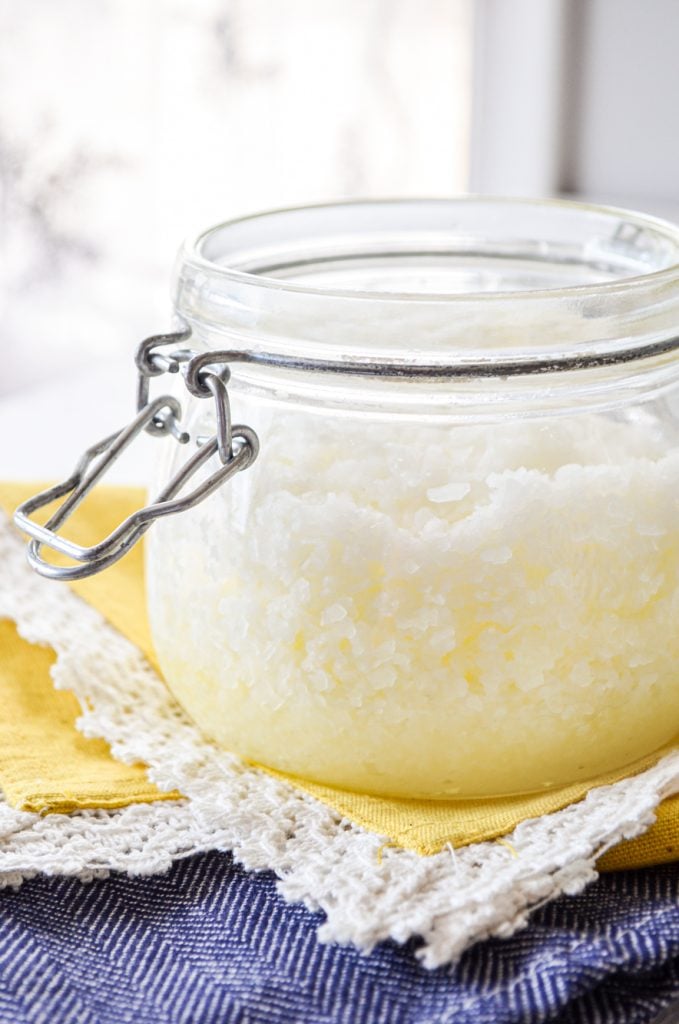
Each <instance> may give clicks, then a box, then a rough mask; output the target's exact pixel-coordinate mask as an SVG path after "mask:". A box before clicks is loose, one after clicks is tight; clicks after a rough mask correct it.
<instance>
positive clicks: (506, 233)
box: [176, 197, 679, 408]
mask: <svg viewBox="0 0 679 1024" xmlns="http://www.w3.org/2000/svg"><path fill="white" fill-rule="evenodd" d="M176 306H177V310H178V312H179V313H180V315H181V316H182V317H183V318H184V319H185V320H186V321H187V322H188V323H189V325H190V326H191V328H192V331H193V334H194V337H195V338H197V339H198V342H199V345H200V347H201V348H203V349H228V350H234V349H236V350H239V351H241V350H245V351H246V352H255V353H269V354H272V355H274V356H276V355H281V356H284V357H285V358H286V359H287V360H288V369H280V368H273V369H271V368H270V367H269V368H268V369H267V368H266V367H264V368H263V367H262V366H257V367H253V366H250V367H247V366H245V367H241V366H238V367H237V369H236V373H235V377H234V380H235V383H236V384H238V383H239V382H244V383H245V385H246V386H248V387H250V386H251V387H256V388H259V389H264V390H268V391H269V393H271V394H273V393H277V394H278V395H279V396H280V395H283V396H290V395H293V396H294V399H293V400H295V401H301V400H305V401H306V400H307V399H308V400H310V401H314V402H316V401H318V402H320V403H321V404H323V403H326V404H327V403H329V404H331V405H332V404H335V403H337V404H339V405H341V404H343V403H345V402H347V401H352V402H354V404H355V403H356V402H357V401H359V397H358V394H357V393H358V391H359V390H360V391H361V397H360V401H362V402H364V403H365V402H367V401H368V399H367V392H368V389H367V387H366V386H365V384H361V382H360V381H358V382H357V381H356V379H354V380H341V381H340V380H338V379H337V376H338V375H335V378H334V379H332V380H330V381H329V382H328V381H327V380H324V381H319V379H318V378H319V377H320V376H321V375H320V374H317V373H316V374H314V373H306V374H305V372H304V370H305V363H306V364H308V363H309V362H313V361H314V360H328V361H331V362H332V361H334V362H336V363H338V362H347V363H351V362H353V363H359V364H360V363H361V362H366V361H367V362H371V363H373V364H378V365H379V366H384V367H387V368H388V367H391V368H393V367H397V368H400V367H404V366H406V367H407V366H413V365H421V364H429V363H432V364H437V365H446V366H449V367H459V368H461V369H462V370H464V369H465V367H467V366H468V365H469V364H472V366H474V365H479V364H480V363H481V362H482V363H483V364H484V367H485V371H484V374H483V375H482V376H483V378H484V379H482V380H476V381H474V379H472V380H471V381H469V380H466V381H464V382H463V383H462V384H461V385H459V387H458V386H457V385H455V386H454V387H453V386H451V384H450V381H448V382H447V383H445V384H444V385H440V384H438V385H437V384H435V383H432V382H428V383H426V384H424V385H421V386H420V385H413V384H410V385H406V384H404V383H403V381H402V382H400V383H394V382H393V381H389V382H387V381H384V382H383V383H381V384H380V385H379V386H376V385H374V384H371V385H370V387H371V389H372V392H371V393H372V394H373V396H374V397H373V399H372V404H373V405H374V406H376V407H378V406H384V405H385V403H386V404H389V403H390V402H391V401H392V400H393V401H396V402H397V404H398V403H399V402H400V403H401V404H403V401H405V399H406V395H405V388H406V387H407V388H408V390H409V394H408V397H407V401H406V404H408V403H409V402H411V401H414V402H416V404H417V405H418V407H421V405H422V402H424V401H425V400H426V403H427V404H428V405H429V407H430V408H434V407H435V406H436V405H437V403H439V402H440V403H441V404H442V406H445V405H446V404H450V402H451V401H453V402H456V401H462V402H472V404H474V403H478V401H479V400H482V401H483V403H484V405H491V404H493V402H494V398H493V396H494V395H496V394H497V393H498V392H499V391H502V392H503V401H504V399H505V398H506V392H507V386H506V385H505V384H504V383H502V380H503V378H504V377H505V376H507V374H506V371H505V368H506V366H507V365H508V364H515V365H518V366H519V367H520V372H523V370H522V369H521V368H523V367H527V368H528V370H529V371H530V372H533V373H536V372H539V373H541V374H542V373H547V377H548V378H550V377H551V376H553V375H554V374H557V373H558V375H559V378H560V379H559V384H558V387H562V385H563V378H565V377H566V375H567V374H568V375H569V376H573V375H579V384H578V387H581V386H586V387H587V388H590V389H591V387H594V389H595V390H597V389H599V388H600V386H601V384H602V378H603V377H605V378H606V381H607V382H608V381H609V379H610V378H612V377H616V378H617V383H616V387H617V386H618V385H619V384H620V380H621V379H622V378H623V377H625V376H627V375H628V374H629V373H630V371H628V369H627V367H626V366H625V367H624V369H623V370H622V371H616V373H613V374H612V373H611V372H609V371H608V370H606V369H604V370H601V369H598V370H596V372H595V376H594V377H592V375H591V374H592V368H593V367H599V368H600V367H602V366H604V367H605V366H607V365H608V364H610V363H611V362H620V363H623V364H624V363H626V362H632V361H635V360H636V361H637V367H636V368H635V369H634V370H633V371H631V374H632V376H634V377H635V379H636V380H637V384H638V386H639V387H645V386H646V383H647V381H648V380H650V378H648V371H649V369H650V370H652V371H653V372H655V370H656V369H658V367H659V366H660V369H661V370H663V372H665V373H666V372H671V373H676V369H675V363H676V355H675V352H674V349H675V348H676V343H675V342H676V339H677V336H678V335H679V228H677V227H674V226H673V225H671V224H669V223H665V222H663V221H660V220H657V219H655V218H652V217H647V216H644V215H641V214H635V213H630V212H627V211H624V210H617V209H613V208H607V207H595V206H587V205H583V204H579V203H571V202H565V201H540V200H538V201H533V200H520V199H493V198H483V197H466V198H460V199H447V200H446V199H444V200H429V199H426V200H384V201H366V202H347V203H337V204H330V205H325V206H316V207H306V208H300V209H293V210H279V211H274V212H271V213H266V214H261V215H258V216H254V217H249V218H242V219H240V220H236V221H232V222H230V223H227V224H223V225H220V226H218V227H215V228H212V229H210V230H209V231H206V232H204V233H203V234H202V235H200V236H199V237H198V239H197V240H196V241H195V242H193V243H190V244H189V245H188V246H187V247H185V249H184V250H183V252H182V253H181V254H180V260H179V263H178V266H177V278H176ZM611 355H615V357H616V358H615V360H611V359H610V358H609V357H610V356H611ZM660 364H662V365H660ZM668 367H669V370H668ZM307 368H308V367H307ZM552 370H553V371H554V374H552ZM564 371H566V372H564ZM585 371H586V372H585ZM644 375H646V377H645V380H644V381H642V380H641V378H642V377H644ZM385 376H389V374H386V375H385ZM392 376H393V375H392ZM461 376H462V377H464V376H465V373H464V372H463V373H461ZM466 376H467V377H471V378H474V374H468V373H467V374H466ZM479 376H481V375H479ZM406 377H407V374H404V378H406ZM493 377H494V378H495V383H492V380H491V384H490V385H489V382H488V378H491V379H492V378H493ZM585 377H586V378H587V379H586V380H585ZM305 378H309V380H307V379H305ZM653 380H654V381H656V378H655V377H654V378H653ZM512 386H513V385H512ZM552 386H553V381H552V380H551V379H547V378H543V379H542V380H541V383H540V384H539V385H536V383H535V378H533V382H532V384H531V388H532V390H533V391H534V390H535V388H536V387H538V388H540V389H542V390H543V391H544V390H545V389H546V388H549V387H552ZM635 386H636V385H635ZM653 386H656V383H654V384H653ZM442 388H443V391H442ZM460 388H463V389H464V394H463V393H462V392H461V391H460ZM312 392H314V393H315V394H314V396H312ZM397 392H398V394H397ZM420 392H421V393H420ZM476 392H478V394H476ZM425 393H426V399H425V397H424V396H425ZM519 393H520V394H519ZM479 395H481V399H480V398H479ZM520 396H523V397H520ZM515 398H516V400H515V401H514V400H513V404H514V407H517V405H516V403H517V402H518V401H519V399H520V400H522V401H523V400H525V393H524V392H523V391H521V389H520V388H519V390H518V392H517V395H516V396H515Z"/></svg>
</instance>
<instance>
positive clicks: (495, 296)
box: [180, 194, 679, 305]
mask: <svg viewBox="0 0 679 1024" xmlns="http://www.w3.org/2000/svg"><path fill="white" fill-rule="evenodd" d="M482 205H486V206H491V207H495V208H496V209H497V210H498V211H500V210H501V209H503V208H510V207H514V208H517V207H518V208H522V209H524V210H532V211H545V212H550V211H553V212H556V211H559V212H562V213H563V214H565V215H566V216H578V215H579V216H581V217H582V216H585V215H588V214H589V215H594V216H598V217H602V218H609V219H610V220H611V222H612V223H614V222H624V224H625V225H628V226H630V227H632V228H636V229H639V230H640V231H642V230H645V231H647V232H648V233H649V235H652V236H654V237H655V238H656V239H658V240H660V239H662V240H663V241H665V242H666V243H669V245H670V246H671V247H672V248H673V249H674V254H675V258H674V260H673V261H672V262H671V263H669V264H668V265H667V266H663V267H660V268H659V269H654V270H648V271H644V272H642V273H633V274H629V275H621V276H619V277H617V278H616V279H614V280H609V281H598V282H595V283H591V284H573V285H559V286H555V287H548V288H523V289H498V290H493V291H490V290H489V291H486V290H483V289H481V290H469V291H445V292H434V291H426V292H425V291H407V290H406V291H395V290H389V291H388V292H387V291H384V290H378V289H366V288H355V289H354V288H351V289H344V288H336V287H316V286H310V285H306V284H300V283H298V282H295V281H289V280H285V279H281V278H280V277H274V276H269V275H267V274H266V273H261V272H253V271H251V270H245V269H242V267H239V266H237V265H236V266H229V265H228V264H224V263H221V262H219V261H218V260H217V259H214V258H211V257H210V256H208V255H206V249H208V248H209V246H210V244H211V243H214V242H215V241H216V240H217V239H218V238H219V237H220V236H221V237H222V238H223V237H224V235H226V234H228V233H233V232H234V230H238V229H242V228H245V229H246V230H247V229H248V228H250V227H253V226H255V225H262V226H264V227H266V225H267V223H271V222H272V220H273V219H274V218H278V217H294V216H296V215H304V214H307V213H314V214H322V213H324V212H326V211H327V212H334V211H336V212H341V211H349V210H352V209H356V210H360V209H367V208H369V207H373V208H382V209H384V210H387V209H388V208H393V209H403V208H405V207H409V206H411V207H415V206H418V207H420V208H422V207H423V206H432V207H434V206H438V207H439V208H443V207H448V208H451V207H458V208H462V207H463V206H464V207H466V208H469V209H471V208H474V207H476V208H477V209H478V208H479V207H481V206H482ZM180 260H181V261H182V262H183V263H184V264H188V265H191V266H193V267H194V268H195V269H196V270H202V271H203V272H207V273H209V274H211V275H214V276H215V277H219V278H221V279H223V280H225V281H229V280H230V281H232V282H233V283H234V284H246V285H251V286H256V287H257V288H263V289H273V290H275V291H277V292H280V293H289V294H290V295H291V296H294V295H299V296H300V298H302V297H303V296H304V295H308V296H310V297H323V296H327V297H334V298H338V299H340V298H343V299H347V300H356V301H357V302H361V301H366V300H367V301H385V300H392V301H399V302H406V303H417V302H426V303H433V302H436V303H450V304H451V305H455V304H456V303H459V304H461V303H465V302H470V301H478V300H479V298H480V297H481V296H482V297H483V299H484V301H485V302H490V303H495V304H500V303H503V304H504V303H507V302H511V301H512V300H517V301H518V302H523V303H526V302H528V303H530V302H531V300H533V299H534V300H538V301H540V302H541V303H544V302H545V301H549V300H550V299H555V300H563V299H564V298H568V297H572V298H574V299H575V298H579V299H584V298H588V297H592V298H596V297H603V296H606V295H609V296H611V295H615V293H620V292H624V293H629V292H630V291H632V290H637V289H640V290H642V289H644V288H646V287H658V286H662V285H664V284H674V283H679V225H676V224H673V223H672V222H671V221H669V220H666V219H664V218H661V217H656V216H654V215H651V214H647V213H641V212H637V211H633V210H629V209H625V208H624V207H617V206H613V205H604V204H595V203H586V202H580V201H575V200H571V199H557V198H541V199H533V198H528V197H519V196H517V197H514V196H485V195H475V194H469V195H462V196H456V197H449V198H444V197H438V198H435V197H422V198H417V197H414V198H406V197H403V198H375V199H372V198H368V199H342V200H337V201H333V202H324V203H314V204H308V205H299V206H290V207H280V208H273V209H270V210H263V211H260V212H257V213H252V214H246V215H244V216H239V217H234V218H231V219H229V220H226V221H222V222H220V223H218V224H214V225H212V226H211V227H209V228H206V229H204V230H203V231H201V232H199V233H198V234H197V235H192V236H190V237H189V238H188V239H187V241H186V242H185V243H184V245H183V247H182V249H181V251H180Z"/></svg>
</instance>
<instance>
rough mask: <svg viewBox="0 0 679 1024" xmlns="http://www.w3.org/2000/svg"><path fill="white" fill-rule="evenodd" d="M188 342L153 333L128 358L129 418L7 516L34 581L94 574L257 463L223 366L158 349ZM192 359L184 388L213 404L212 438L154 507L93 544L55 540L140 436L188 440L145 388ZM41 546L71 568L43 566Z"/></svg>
mask: <svg viewBox="0 0 679 1024" xmlns="http://www.w3.org/2000/svg"><path fill="white" fill-rule="evenodd" d="M189 337H190V329H188V328H186V329H185V330H181V331H176V332H174V333H171V334H163V335H154V336H153V337H151V338H147V339H146V340H145V341H143V342H142V343H141V344H140V345H139V348H138V349H137V353H136V359H135V361H136V364H137V369H138V370H139V381H138V386H137V415H136V416H135V418H134V419H133V420H132V422H131V423H129V424H128V425H127V426H126V427H123V429H122V430H119V431H116V433H115V434H111V435H110V436H108V437H105V438H103V439H102V440H101V441H98V442H97V443H96V444H94V445H92V446H91V447H90V448H88V449H87V451H86V452H85V453H84V454H83V455H82V456H81V458H80V460H79V461H78V463H77V465H76V467H75V469H74V470H73V473H72V474H71V476H70V477H69V478H68V480H64V481H63V483H60V484H56V485H55V486H54V487H49V488H48V489H47V490H45V491H41V493H40V494H36V495H35V496H34V497H32V498H29V499H28V500H27V501H25V502H23V504H21V505H20V506H19V508H18V509H17V510H16V512H15V513H14V522H15V523H16V525H17V526H18V527H19V529H21V530H22V531H23V532H24V533H26V534H28V536H29V537H30V538H31V540H30V542H29V544H28V561H29V563H30V564H31V566H32V567H33V568H34V569H35V570H36V571H37V572H38V573H40V575H41V576H46V577H48V578H49V579H57V580H79V579H83V578H84V577H86V576H92V575H94V573H97V572H100V571H101V570H102V569H105V568H106V567H107V566H109V565H112V564H113V563H114V562H117V561H118V559H119V558H122V557H123V555H124V554H126V553H127V552H128V551H129V550H130V548H132V547H133V546H134V545H135V544H136V543H137V541H138V540H139V539H140V538H141V537H142V536H143V534H144V533H145V532H146V531H147V530H148V528H149V527H150V526H151V525H152V523H153V522H154V521H155V520H156V519H160V518H162V517H163V516H171V515H176V514H177V513H179V512H185V511H186V510H187V509H190V508H193V507H194V506H195V505H198V504H199V503H200V502H201V501H204V500H205V498H207V497H208V496H209V495H210V494H212V493H213V491H216V490H217V488H218V487H221V486H222V484H224V483H226V481H227V480H229V479H231V477H232V476H234V475H235V474H236V473H239V472H240V471H242V470H243V469H246V468H247V467H248V466H251V465H252V463H253V462H254V461H255V459H256V458H257V454H258V452H259V440H258V438H257V434H256V433H255V431H254V430H252V429H251V428H250V427H246V426H243V425H241V424H232V422H231V409H230V406H229V396H228V390H227V383H228V380H229V369H228V367H227V366H225V365H219V364H218V365H212V364H210V365H205V361H204V360H203V359H202V357H197V356H196V353H195V352H193V351H191V350H190V349H188V348H173V349H172V350H171V351H169V352H165V351H163V350H164V349H165V348H166V347H168V346H170V345H173V346H177V345H181V344H182V342H185V341H187V340H188V338H189ZM194 357H195V358H199V359H200V360H201V362H200V366H199V367H198V368H197V370H196V372H195V373H194V377H193V379H192V380H193V382H192V386H191V387H190V390H191V392H192V393H193V394H196V395H198V396H199V397H212V398H213V400H214V403H215V414H216V421H217V430H216V433H215V434H214V436H213V437H211V438H207V439H206V438H197V439H196V441H197V443H198V445H199V447H198V450H197V451H196V452H195V453H194V454H193V455H192V456H191V457H190V458H189V459H188V460H187V462H186V463H185V464H184V466H182V468H181V469H180V470H179V472H178V473H176V474H175V476H174V477H173V478H172V479H171V480H170V482H169V483H168V484H167V485H166V486H165V487H164V488H163V490H162V491H161V492H160V494H158V495H157V496H156V498H155V500H154V501H153V503H152V504H150V505H147V506H146V507H145V508H141V509H139V510H138V511H136V512H133V513H132V515H130V516H128V517H127V519H125V520H124V522H122V523H121V524H120V525H119V526H118V527H116V529H115V530H114V531H113V532H112V533H111V534H109V536H108V537H106V538H105V539H104V540H102V541H100V542H99V543H98V544H94V545H92V546H91V547H83V546H81V545H79V544H76V543H74V542H73V541H69V540H67V539H66V538H65V537H62V536H60V534H59V533H58V532H57V531H58V530H60V528H61V527H62V526H63V525H64V523H65V522H66V521H67V520H68V519H69V517H70V516H71V515H72V514H73V512H74V511H75V509H76V508H77V507H78V505H80V503H81V502H82V501H83V499H84V498H85V497H86V496H87V495H88V494H89V493H90V491H91V490H92V488H93V487H94V486H95V484H97V483H98V482H99V480H100V479H101V478H102V477H103V476H104V474H105V473H106V471H107V470H108V469H109V467H110V466H111V465H112V464H113V463H114V462H115V461H116V459H118V458H119V457H120V456H121V455H122V453H123V452H124V451H125V449H126V448H128V447H129V446H130V445H131V444H132V442H133V441H134V440H135V438H136V437H137V436H138V435H139V434H140V433H142V431H146V432H147V433H150V434H152V435H154V436H156V437H164V436H172V437H174V438H175V440H176V441H178V442H179V443H180V444H186V443H187V442H188V441H189V440H190V438H189V435H188V434H187V433H186V432H185V431H183V430H182V429H181V426H180V421H181V416H182V410H181V405H180V403H179V401H178V400H177V399H176V398H174V397H172V396H171V395H161V396H160V397H158V398H155V399H153V400H150V399H149V382H150V378H151V377H157V376H160V375H161V374H163V373H177V372H179V371H180V370H183V371H184V372H185V373H186V371H187V370H188V367H189V366H190V365H191V360H192V359H194ZM187 386H188V380H187ZM213 455H217V456H218V458H219V463H220V464H219V466H218V467H217V469H215V470H214V471H213V472H212V473H211V474H209V475H208V476H207V477H205V478H204V479H202V480H201V482H200V483H199V484H197V485H196V486H195V487H194V488H193V489H192V490H189V491H188V493H182V494H180V492H182V490H183V488H184V487H185V485H187V484H188V483H189V482H190V481H191V480H192V478H193V477H194V476H195V475H196V474H197V473H198V471H199V470H200V469H201V468H202V467H203V466H204V465H205V464H206V463H207V462H208V461H209V460H210V459H211V458H212V456H213ZM59 498H64V499H65V500H64V501H63V502H62V504H61V505H60V506H59V508H58V509H57V510H56V512H54V513H53V515H52V516H51V517H50V518H49V519H48V521H47V522H46V523H45V524H44V526H43V525H40V524H39V523H36V522H34V520H33V519H31V518H30V517H31V516H32V514H33V513H35V512H37V511H38V510H39V509H41V508H43V507H44V506H46V505H50V504H51V503H52V502H54V501H56V500H58V499H59ZM43 548H49V549H50V550H51V551H55V552H58V553H59V554H61V555H64V556H65V557H66V558H67V559H70V564H67V565H56V564H54V563H53V562H49V561H47V560H46V559H45V558H44V557H43V554H42V551H43Z"/></svg>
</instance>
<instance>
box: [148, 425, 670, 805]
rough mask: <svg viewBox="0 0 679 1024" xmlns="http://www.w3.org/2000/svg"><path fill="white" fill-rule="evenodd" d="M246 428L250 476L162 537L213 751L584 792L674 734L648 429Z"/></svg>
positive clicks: (418, 780) (186, 680)
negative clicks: (253, 438) (584, 781)
mask: <svg viewBox="0 0 679 1024" xmlns="http://www.w3.org/2000/svg"><path fill="white" fill-rule="evenodd" d="M258 415H260V416H261V415H262V414H261V410H259V409H258V408H257V406H256V405H253V408H251V409H250V408H247V407H245V408H243V409H242V410H239V412H238V418H239V420H241V421H242V422H248V423H249V422H252V423H253V425H254V426H255V428H256V429H257V430H258V433H259V435H260V439H261V453H260V456H259V458H258V460H257V462H256V463H255V464H254V466H253V467H252V468H250V469H248V470H247V471H246V472H244V473H243V474H241V475H239V476H237V477H236V478H234V480H232V481H231V482H229V483H228V484H226V485H225V486H224V487H223V488H222V489H221V490H220V491H218V492H217V493H216V494H215V495H214V496H213V497H212V498H210V499H209V500H208V501H206V502H205V503H204V504H203V505H200V506H199V507H198V508H196V509H195V510H194V511H193V512H191V513H189V514H185V515H182V516H180V517H176V518H174V519H167V520H164V521H162V522H159V523H158V524H157V525H156V527H154V530H153V531H151V533H150V534H149V538H150V539H149V549H150V564H149V574H148V575H149V601H150V612H151V621H152V627H153V632H154V637H155V640H156V645H157V648H158V653H159V657H160V660H161V664H162V666H163V669H164V671H165V674H166V677H167V679H168V681H169V684H170V686H171V687H172V689H173V690H174V692H175V693H176V695H177V697H178V698H179V699H180V701H181V702H182V703H183V704H184V706H185V707H186V708H187V710H188V711H189V712H190V714H191V715H192V716H193V718H194V719H195V720H196V721H197V722H198V724H199V725H201V726H202V728H203V729H204V730H205V731H206V732H207V733H208V734H209V735H210V736H212V737H214V738H216V739H217V740H218V741H219V742H221V743H222V744H224V745H225V746H226V747H228V748H229V749H233V750H235V751H237V752H238V753H240V754H242V755H244V756H246V757H249V758H251V759H253V760H255V761H260V762H263V763H265V764H269V765H272V766H274V767H277V768H280V769H282V770H285V771H289V772H293V773H298V774H303V775H307V776H309V777H311V778H315V779H318V780H320V781H324V782H327V783H331V784H335V785H339V786H345V787H350V788H355V789H362V790H368V791H370V790H376V791H382V792H385V791H387V792H391V793H393V794H397V795H418V794H421V795H426V796H442V795H446V794H454V795H457V796H460V795H462V796H464V795H471V794H489V793H500V792H518V791H525V790H532V789H540V788H542V787H543V786H544V785H545V784H546V783H547V782H549V783H550V784H555V785H556V784H560V783H563V782H566V781H572V780H574V779H578V778H588V777H591V776H593V775H594V774H596V773H597V772H599V771H602V770H604V769H608V768H611V767H614V766H619V765H623V764H626V763H629V762H631V761H632V760H634V759H635V758H636V757H638V756H641V755H642V754H644V753H646V752H649V751H651V750H653V749H656V748H658V747H659V746H660V745H661V744H663V743H664V742H666V741H668V740H669V739H671V738H672V737H673V735H675V734H676V733H678V732H679V710H678V709H679V701H678V700H677V697H678V696H679V694H678V687H677V666H678V665H679V629H678V628H677V623H679V453H677V452H676V451H672V450H671V449H670V446H669V445H668V443H667V442H666V441H665V439H664V438H663V432H662V425H661V424H660V423H656V422H654V421H653V419H652V418H650V417H649V418H648V420H647V422H642V423H639V422H633V421H629V422H628V421H626V420H625V419H624V418H623V417H622V416H620V415H618V416H617V417H616V418H613V417H611V418H608V417H605V416H603V415H600V416H597V415H591V414H590V415H586V416H581V417H573V418H560V419H559V418H554V419H550V420H542V421H537V420H536V421H526V422H510V423H502V424H498V425H485V426H464V427H462V426H453V425H447V424H445V423H440V424H431V425H422V426H419V427H416V428H413V427H412V426H411V425H409V426H408V429H407V430H396V429H395V428H394V427H392V426H391V425H385V424H383V423H379V422H369V421H360V420H357V421H351V420H349V419H346V418H342V419H337V420H333V419H332V418H329V417H325V418H324V417H323V416H322V415H318V414H314V413H305V412H303V411H299V412H290V411H288V410H287V409H285V408H281V409H277V410H276V411H275V416H271V417H270V418H269V419H267V418H264V419H261V420H258ZM668 451H669V454H668ZM168 553H169V554H168Z"/></svg>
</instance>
